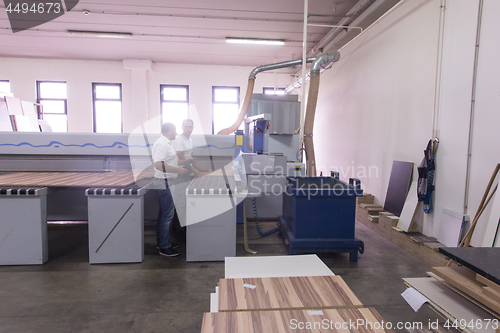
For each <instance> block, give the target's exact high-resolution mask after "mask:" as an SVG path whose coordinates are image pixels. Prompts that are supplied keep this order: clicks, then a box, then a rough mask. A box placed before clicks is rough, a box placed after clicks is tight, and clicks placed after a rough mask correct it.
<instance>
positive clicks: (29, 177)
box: [0, 171, 135, 187]
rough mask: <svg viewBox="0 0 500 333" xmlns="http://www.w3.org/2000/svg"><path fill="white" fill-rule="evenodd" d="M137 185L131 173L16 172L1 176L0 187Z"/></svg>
mask: <svg viewBox="0 0 500 333" xmlns="http://www.w3.org/2000/svg"><path fill="white" fill-rule="evenodd" d="M134 183H135V179H134V174H133V173H132V172H131V171H112V172H16V173H9V174H4V175H0V186H3V187H9V186H22V187H31V186H46V187H126V186H129V185H132V184H134Z"/></svg>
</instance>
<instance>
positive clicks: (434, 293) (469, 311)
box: [403, 277, 495, 333]
mask: <svg viewBox="0 0 500 333" xmlns="http://www.w3.org/2000/svg"><path fill="white" fill-rule="evenodd" d="M403 281H404V282H405V284H407V285H408V286H409V287H412V288H415V289H416V290H417V291H418V292H420V293H421V294H422V295H424V296H425V297H427V298H428V299H429V300H430V301H431V302H432V306H434V307H435V308H436V309H437V310H438V311H439V312H440V314H443V315H444V316H445V317H446V318H449V319H450V320H451V321H452V322H453V320H455V319H456V320H457V321H460V320H465V321H466V322H467V323H469V322H471V321H472V322H474V323H475V322H476V321H481V322H482V323H483V324H484V323H485V320H486V319H489V320H494V319H495V317H493V316H492V315H491V314H489V313H488V312H486V311H484V310H483V309H481V308H480V307H478V306H476V305H475V304H473V303H471V302H469V301H467V300H465V299H464V298H463V297H462V296H460V295H459V294H457V293H456V292H454V291H453V290H451V289H449V288H447V287H446V286H444V285H442V284H441V283H440V282H438V281H436V280H435V279H434V278H431V277H424V278H405V279H403ZM473 331H474V332H476V333H483V332H484V333H494V332H495V328H494V327H493V326H492V325H488V327H486V325H482V327H481V328H480V329H479V328H478V329H474V330H473ZM465 332H471V330H465Z"/></svg>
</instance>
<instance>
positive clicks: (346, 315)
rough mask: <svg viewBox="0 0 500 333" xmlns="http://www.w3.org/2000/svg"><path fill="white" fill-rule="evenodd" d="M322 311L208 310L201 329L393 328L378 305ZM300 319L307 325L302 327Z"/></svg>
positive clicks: (230, 332) (245, 332)
mask: <svg viewBox="0 0 500 333" xmlns="http://www.w3.org/2000/svg"><path fill="white" fill-rule="evenodd" d="M322 312H323V314H322V315H321V314H320V315H312V314H309V313H308V311H306V310H292V311H243V312H218V313H205V314H204V315H203V323H202V325H201V333H212V332H214V333H215V332H216V333H261V332H272V333H286V332H301V333H319V332H349V331H350V332H393V331H392V330H390V329H384V328H385V327H384V326H385V324H382V320H383V319H382V317H381V316H380V314H379V313H378V312H377V311H376V310H375V309H367V308H362V309H337V310H333V309H329V310H322ZM358 320H359V321H358ZM361 320H363V322H361ZM356 322H359V323H360V325H359V326H358V327H356V328H357V329H351V330H349V329H345V327H349V326H348V325H349V324H350V323H356ZM299 323H301V324H300V325H304V326H302V327H303V328H301V326H299ZM302 323H303V324H302ZM308 323H309V324H308ZM384 323H385V322H384ZM336 325H337V326H336ZM342 325H344V329H342Z"/></svg>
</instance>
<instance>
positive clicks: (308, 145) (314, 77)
mask: <svg viewBox="0 0 500 333" xmlns="http://www.w3.org/2000/svg"><path fill="white" fill-rule="evenodd" d="M318 89H319V73H318V74H313V73H311V81H309V96H308V99H307V108H306V119H305V121H304V146H305V149H306V155H307V176H308V177H316V157H315V156H314V143H313V137H312V134H313V127H314V116H315V114H316V103H317V101H318Z"/></svg>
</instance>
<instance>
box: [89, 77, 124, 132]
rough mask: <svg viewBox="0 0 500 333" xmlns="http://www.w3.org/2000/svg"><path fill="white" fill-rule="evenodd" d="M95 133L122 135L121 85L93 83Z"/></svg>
mask: <svg viewBox="0 0 500 333" xmlns="http://www.w3.org/2000/svg"><path fill="white" fill-rule="evenodd" d="M92 94H93V101H94V132H96V133H122V132H123V125H122V85H121V83H92Z"/></svg>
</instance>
